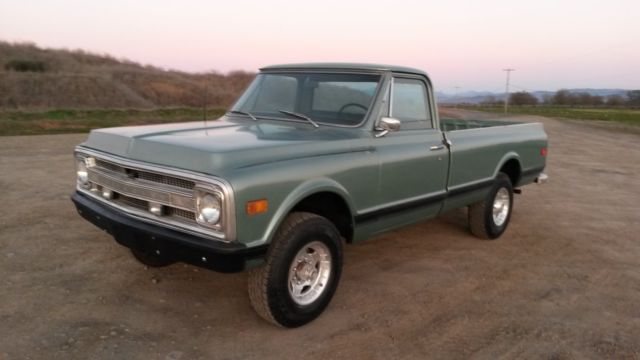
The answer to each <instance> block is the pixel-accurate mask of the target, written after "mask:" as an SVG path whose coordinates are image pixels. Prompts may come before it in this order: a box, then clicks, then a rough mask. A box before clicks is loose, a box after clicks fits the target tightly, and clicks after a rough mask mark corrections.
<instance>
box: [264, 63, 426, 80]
mask: <svg viewBox="0 0 640 360" xmlns="http://www.w3.org/2000/svg"><path fill="white" fill-rule="evenodd" d="M260 70H261V71H270V70H364V71H392V72H399V73H407V74H418V75H424V76H426V77H427V78H428V77H429V76H428V75H427V73H425V72H424V71H422V70H419V69H414V68H410V67H405V66H395V65H382V64H361V63H302V64H281V65H271V66H265V67H263V68H261V69H260Z"/></svg>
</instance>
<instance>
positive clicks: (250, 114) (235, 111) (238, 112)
mask: <svg viewBox="0 0 640 360" xmlns="http://www.w3.org/2000/svg"><path fill="white" fill-rule="evenodd" d="M228 112H229V113H231V114H240V115H246V116H248V117H250V118H252V119H253V121H258V118H257V117H255V116H253V114H252V113H250V112H247V111H240V110H229V111H228Z"/></svg>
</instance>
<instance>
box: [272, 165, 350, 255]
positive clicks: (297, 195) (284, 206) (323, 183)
mask: <svg viewBox="0 0 640 360" xmlns="http://www.w3.org/2000/svg"><path fill="white" fill-rule="evenodd" d="M320 192H330V193H334V194H336V195H338V196H340V197H341V198H342V200H344V202H345V203H346V204H347V207H348V208H349V212H350V213H351V223H352V224H353V214H355V206H354V204H353V203H352V200H351V197H350V196H349V193H348V192H347V190H346V189H345V188H344V187H343V186H342V185H341V184H340V183H338V182H337V181H335V180H333V179H330V178H325V177H323V178H316V179H311V180H307V181H305V182H303V183H301V184H299V185H298V186H297V187H296V188H295V189H294V190H293V191H291V193H290V194H289V195H288V196H287V197H286V198H285V199H284V200H283V201H282V203H281V204H280V206H279V207H278V210H277V211H276V213H275V214H274V215H273V217H272V218H271V221H270V222H269V225H268V226H267V229H266V231H265V234H264V236H263V239H265V241H264V244H270V243H271V239H272V238H273V236H274V235H275V233H276V231H277V230H278V228H279V227H280V224H281V223H282V222H283V221H284V219H285V218H286V217H287V215H289V213H290V212H291V210H292V209H293V208H294V207H295V206H296V205H297V204H298V203H300V201H302V200H304V199H305V198H307V197H308V196H311V195H313V194H317V193H320Z"/></svg>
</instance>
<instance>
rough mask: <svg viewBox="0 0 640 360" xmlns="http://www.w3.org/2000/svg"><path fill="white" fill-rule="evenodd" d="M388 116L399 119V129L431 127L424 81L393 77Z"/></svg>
mask: <svg viewBox="0 0 640 360" xmlns="http://www.w3.org/2000/svg"><path fill="white" fill-rule="evenodd" d="M390 116H391V117H393V118H396V119H398V120H400V122H401V126H400V130H418V129H431V128H432V127H433V126H432V124H431V112H430V111H429V104H428V103H427V88H426V86H425V84H424V82H422V81H420V80H417V79H403V78H394V79H393V98H392V104H391V114H390Z"/></svg>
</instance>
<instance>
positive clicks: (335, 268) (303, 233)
mask: <svg viewBox="0 0 640 360" xmlns="http://www.w3.org/2000/svg"><path fill="white" fill-rule="evenodd" d="M341 270H342V240H341V237H340V234H339V232H338V230H337V229H336V227H335V226H334V225H333V224H332V223H331V222H330V221H329V220H327V219H326V218H324V217H321V216H318V215H315V214H311V213H304V212H296V213H292V214H290V215H289V216H288V217H287V218H286V219H285V221H284V223H283V224H282V226H281V227H280V229H279V230H278V232H277V233H276V236H275V238H274V240H273V243H272V245H271V247H270V248H269V251H268V253H267V259H266V263H265V264H264V265H262V266H260V267H258V268H255V269H252V270H250V271H249V279H248V290H249V299H250V300H251V305H253V308H254V309H255V310H256V312H257V313H258V314H259V315H260V316H261V317H262V318H264V319H265V320H267V321H269V322H271V323H273V324H276V325H280V326H284V327H298V326H301V325H304V324H306V323H308V322H310V321H312V320H313V319H315V318H316V317H318V316H319V315H320V314H321V313H322V312H323V311H324V309H325V308H326V307H327V305H329V302H330V301H331V298H332V297H333V294H334V293H335V291H336V288H337V286H338V282H339V280H340V273H341Z"/></svg>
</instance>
